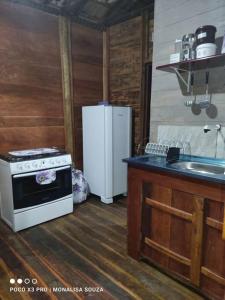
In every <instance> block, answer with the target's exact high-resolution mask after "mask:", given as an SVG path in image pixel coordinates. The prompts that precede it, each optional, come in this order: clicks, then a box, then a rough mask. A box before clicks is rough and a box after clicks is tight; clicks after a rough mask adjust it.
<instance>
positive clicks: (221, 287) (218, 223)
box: [201, 199, 225, 300]
mask: <svg viewBox="0 0 225 300" xmlns="http://www.w3.org/2000/svg"><path fill="white" fill-rule="evenodd" d="M205 204H206V205H205V218H204V243H203V249H204V251H203V259H202V267H201V289H202V290H203V291H204V292H205V293H206V294H208V295H210V296H211V297H212V298H213V299H220V300H223V299H225V240H223V239H222V228H223V221H224V203H223V202H217V201H213V200H209V199H206V203H205Z"/></svg>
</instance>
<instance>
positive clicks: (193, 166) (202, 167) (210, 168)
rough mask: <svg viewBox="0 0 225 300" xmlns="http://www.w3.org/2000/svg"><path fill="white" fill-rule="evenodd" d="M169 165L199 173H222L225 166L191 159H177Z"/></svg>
mask: <svg viewBox="0 0 225 300" xmlns="http://www.w3.org/2000/svg"><path fill="white" fill-rule="evenodd" d="M171 167H175V168H178V169H184V170H189V171H192V172H197V173H201V174H213V175H216V174H224V172H225V167H223V166H220V165H213V164H207V163H201V162H192V161H178V162H175V163H172V164H171Z"/></svg>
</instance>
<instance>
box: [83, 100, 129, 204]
mask: <svg viewBox="0 0 225 300" xmlns="http://www.w3.org/2000/svg"><path fill="white" fill-rule="evenodd" d="M131 114H132V112H131V107H118V106H104V105H98V106H86V107H83V108H82V122H83V161H84V176H85V178H86V179H87V182H88V184H89V188H90V192H91V193H93V194H95V195H98V196H100V197H101V201H102V202H104V203H107V204H109V203H112V202H113V197H114V196H116V195H119V194H126V193H127V165H126V164H125V163H123V162H122V159H124V158H127V157H129V156H131Z"/></svg>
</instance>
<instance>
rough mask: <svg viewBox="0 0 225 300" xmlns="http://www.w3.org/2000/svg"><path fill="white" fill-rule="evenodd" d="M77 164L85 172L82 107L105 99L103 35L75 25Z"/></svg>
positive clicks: (73, 49)
mask: <svg viewBox="0 0 225 300" xmlns="http://www.w3.org/2000/svg"><path fill="white" fill-rule="evenodd" d="M71 42H72V69H73V94H74V96H73V98H74V126H75V131H74V135H75V165H76V168H80V169H82V167H83V156H82V152H83V150H82V106H86V105H96V104H98V102H99V101H101V100H102V32H99V31H96V30H93V29H90V28H86V27H83V26H80V25H78V24H75V23H74V24H73V25H72V36H71Z"/></svg>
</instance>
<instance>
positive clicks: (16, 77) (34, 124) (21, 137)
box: [0, 1, 64, 152]
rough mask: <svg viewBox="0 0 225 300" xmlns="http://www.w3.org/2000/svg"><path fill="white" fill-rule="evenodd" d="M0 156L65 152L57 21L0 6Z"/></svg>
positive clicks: (28, 10)
mask: <svg viewBox="0 0 225 300" xmlns="http://www.w3.org/2000/svg"><path fill="white" fill-rule="evenodd" d="M0 41H1V43H0V152H5V151H8V150H12V149H22V148H32V147H42V146H59V147H64V125H63V102H62V88H61V66H60V50H59V34H58V18H57V17H56V16H52V15H49V14H46V13H43V12H41V11H39V10H36V9H32V8H29V7H25V6H22V5H17V4H12V3H9V2H5V1H1V2H0Z"/></svg>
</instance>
